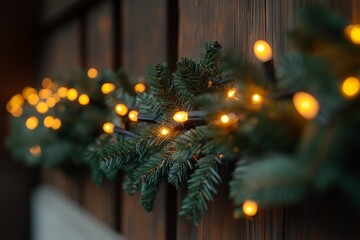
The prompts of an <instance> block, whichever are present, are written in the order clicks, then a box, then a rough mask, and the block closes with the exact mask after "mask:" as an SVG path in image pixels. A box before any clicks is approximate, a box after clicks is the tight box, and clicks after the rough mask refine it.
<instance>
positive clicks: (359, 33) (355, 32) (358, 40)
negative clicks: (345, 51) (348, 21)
mask: <svg viewBox="0 0 360 240" xmlns="http://www.w3.org/2000/svg"><path fill="white" fill-rule="evenodd" d="M345 34H346V35H347V36H348V38H349V39H350V40H351V41H352V42H353V43H354V44H360V24H356V25H348V26H347V27H346V28H345Z"/></svg>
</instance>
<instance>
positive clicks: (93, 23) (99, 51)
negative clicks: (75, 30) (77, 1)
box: [86, 1, 115, 71]
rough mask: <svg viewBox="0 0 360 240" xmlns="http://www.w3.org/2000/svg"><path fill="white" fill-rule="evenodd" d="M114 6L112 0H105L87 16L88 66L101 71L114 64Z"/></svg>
mask: <svg viewBox="0 0 360 240" xmlns="http://www.w3.org/2000/svg"><path fill="white" fill-rule="evenodd" d="M112 7H113V6H112V2H110V1H107V2H104V3H102V4H101V5H99V7H97V8H95V9H93V10H91V11H90V12H89V13H88V18H87V24H86V26H87V31H86V32H87V39H86V40H87V52H86V54H87V58H88V59H87V61H86V62H87V64H88V66H87V67H95V68H96V69H98V70H100V71H101V70H105V69H111V68H112V66H113V54H115V53H114V51H113V31H112V30H113V16H112V12H113V11H112Z"/></svg>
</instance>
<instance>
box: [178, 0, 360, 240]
mask: <svg viewBox="0 0 360 240" xmlns="http://www.w3.org/2000/svg"><path fill="white" fill-rule="evenodd" d="M179 3H180V25H179V46H178V49H179V53H178V55H179V56H191V57H198V55H199V53H200V51H201V49H202V45H203V43H204V42H205V41H208V40H218V41H219V42H221V43H222V45H223V46H224V48H225V49H226V50H228V51H231V53H233V54H235V55H238V56H242V57H243V58H245V59H246V60H248V61H250V62H253V63H255V64H257V65H259V63H258V62H257V61H256V59H255V56H254V55H253V52H252V46H253V43H254V42H255V41H256V40H257V39H265V40H267V41H268V42H269V43H270V44H271V45H272V48H273V51H274V60H275V63H277V61H278V59H279V58H280V56H281V55H282V54H283V53H284V52H285V51H286V49H288V48H289V45H290V43H289V42H287V40H286V38H285V33H286V32H287V31H288V30H289V29H291V27H292V26H293V25H294V23H295V21H296V19H295V16H296V10H297V9H298V8H299V7H300V6H301V5H303V4H304V3H309V4H323V5H326V6H329V7H331V8H333V9H336V10H338V12H339V13H340V14H342V15H344V16H346V17H348V18H350V19H351V17H352V16H351V15H353V19H354V20H356V19H357V18H358V16H359V13H358V12H359V11H360V8H359V6H358V4H359V3H358V1H356V0H354V1H352V4H353V5H351V2H349V1H342V0H292V1H270V0H259V1H246V0H226V1H222V0H209V1H199V0H183V1H180V2H179ZM184 193H185V190H184V189H183V190H182V191H181V192H180V193H179V195H178V204H180V202H181V201H182V199H183V196H184ZM316 204H321V202H317V203H316ZM316 204H315V205H316ZM231 206H232V203H231V202H230V201H229V200H228V190H227V186H226V185H222V186H220V187H219V194H217V195H216V197H215V200H214V202H213V203H211V204H210V205H209V209H208V211H207V212H206V213H205V214H204V217H203V219H202V221H201V222H200V224H199V225H198V226H193V225H192V224H191V223H190V222H189V221H188V220H186V219H184V218H179V219H178V230H177V239H179V240H182V239H183V240H185V239H186V240H187V239H249V240H250V239H251V240H253V239H326V238H328V239H331V238H333V236H331V231H329V232H328V233H327V234H324V233H323V232H322V231H317V230H318V229H317V228H316V221H317V220H318V221H321V220H324V219H323V218H321V219H320V218H316V215H315V216H314V215H312V214H311V213H312V211H313V208H307V207H306V206H297V207H293V208H276V209H275V208H273V209H265V210H264V209H262V210H260V211H259V213H258V215H257V216H256V217H254V218H252V219H240V220H234V219H233V217H232V207H231ZM326 210H327V211H326ZM326 210H323V212H326V213H327V214H328V213H329V212H331V211H330V210H329V209H326ZM303 211H304V212H305V214H303V215H300V216H299V213H301V212H303ZM323 212H322V211H320V214H321V213H323ZM326 216H328V215H326ZM328 218H331V217H330V216H328ZM309 220H310V221H309ZM321 224H323V226H324V228H323V230H324V231H326V230H325V229H326V226H330V225H329V224H327V222H326V221H323V222H322V223H321ZM303 228H305V230H304V229H303ZM340 232H342V233H343V232H344V231H340ZM319 236H321V237H322V238H320V237H319ZM333 239H334V238H333Z"/></svg>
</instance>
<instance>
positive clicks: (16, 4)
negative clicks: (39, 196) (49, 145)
mask: <svg viewBox="0 0 360 240" xmlns="http://www.w3.org/2000/svg"><path fill="white" fill-rule="evenodd" d="M36 10H37V1H34V0H21V1H14V0H0V84H1V86H0V92H1V95H0V96H1V111H0V114H1V124H0V138H1V153H0V154H1V160H0V161H1V163H0V238H1V239H9V240H18V239H19V240H20V239H21V240H24V239H29V235H30V234H29V232H30V227H29V196H30V191H31V188H32V186H33V184H34V174H33V170H30V169H29V168H27V167H25V166H24V165H23V164H22V163H21V162H15V161H13V160H12V159H11V157H10V154H9V152H8V151H7V150H6V149H5V147H4V141H5V136H6V134H7V118H8V117H9V114H8V113H7V112H6V103H7V101H9V99H10V98H11V96H12V95H14V94H16V93H18V92H19V91H21V89H22V88H23V87H25V86H26V85H29V84H33V82H34V79H35V75H36V67H37V66H36V63H37V56H36V50H37V45H36V42H37V41H36V38H37V16H38V15H37V12H36Z"/></svg>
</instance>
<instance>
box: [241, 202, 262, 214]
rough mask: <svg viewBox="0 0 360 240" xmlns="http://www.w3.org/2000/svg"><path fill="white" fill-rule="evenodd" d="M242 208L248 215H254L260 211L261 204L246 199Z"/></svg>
mask: <svg viewBox="0 0 360 240" xmlns="http://www.w3.org/2000/svg"><path fill="white" fill-rule="evenodd" d="M242 209H243V212H244V214H245V215H246V216H249V217H252V216H255V214H256V213H257V212H258V209H259V206H258V204H257V203H256V202H255V201H253V200H246V201H245V202H244V203H243V206H242Z"/></svg>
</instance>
